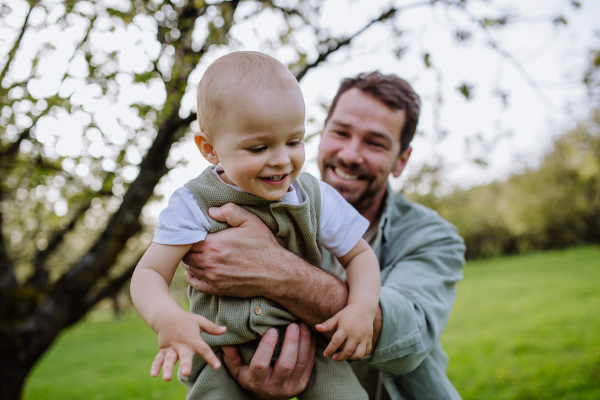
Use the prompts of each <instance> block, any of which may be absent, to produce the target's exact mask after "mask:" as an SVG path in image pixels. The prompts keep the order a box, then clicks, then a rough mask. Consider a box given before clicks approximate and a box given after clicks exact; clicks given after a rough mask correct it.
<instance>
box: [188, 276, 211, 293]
mask: <svg viewBox="0 0 600 400" xmlns="http://www.w3.org/2000/svg"><path fill="white" fill-rule="evenodd" d="M185 279H187V281H188V283H189V284H190V286H191V287H193V288H194V289H196V291H198V292H200V293H204V294H217V289H216V288H215V287H214V286H213V285H211V284H210V283H208V282H206V281H203V280H202V279H198V278H196V277H195V276H194V275H192V274H190V273H189V272H187V271H185Z"/></svg>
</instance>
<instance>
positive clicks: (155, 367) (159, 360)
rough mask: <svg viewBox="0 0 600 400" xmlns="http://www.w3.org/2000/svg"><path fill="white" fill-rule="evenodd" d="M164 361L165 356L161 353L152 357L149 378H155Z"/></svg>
mask: <svg viewBox="0 0 600 400" xmlns="http://www.w3.org/2000/svg"><path fill="white" fill-rule="evenodd" d="M164 361H165V354H164V353H163V352H162V351H159V352H158V354H157V355H156V357H154V362H153V363H152V367H150V376H151V377H153V378H156V377H157V376H158V373H159V372H160V367H162V365H163V362H164Z"/></svg>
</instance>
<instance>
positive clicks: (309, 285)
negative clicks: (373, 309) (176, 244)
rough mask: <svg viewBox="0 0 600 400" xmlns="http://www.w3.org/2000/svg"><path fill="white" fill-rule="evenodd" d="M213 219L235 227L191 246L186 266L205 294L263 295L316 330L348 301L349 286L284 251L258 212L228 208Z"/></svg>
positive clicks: (216, 211) (216, 212) (215, 211)
mask: <svg viewBox="0 0 600 400" xmlns="http://www.w3.org/2000/svg"><path fill="white" fill-rule="evenodd" d="M209 214H210V216H211V217H212V218H214V219H216V220H218V221H226V222H227V223H228V224H229V225H231V226H232V228H230V229H225V230H223V231H220V232H217V233H211V234H209V235H208V236H207V237H206V239H205V240H204V241H202V242H199V243H196V244H195V245H194V246H193V247H192V250H191V251H192V252H190V253H188V254H187V255H186V256H185V257H184V259H183V262H184V263H185V264H186V266H187V267H186V269H187V270H188V271H189V272H191V273H192V275H194V276H195V277H196V278H198V279H195V280H194V279H189V280H190V283H191V284H192V286H193V287H194V288H195V289H196V290H198V291H200V292H203V293H207V294H215V295H221V296H234V297H254V296H263V297H266V298H268V299H271V300H273V301H276V302H277V303H279V304H281V305H282V306H284V307H285V308H286V309H287V310H289V311H290V312H291V313H292V314H294V315H296V316H297V317H298V318H299V319H301V320H303V321H305V322H306V323H307V324H308V325H310V326H315V325H316V324H319V323H321V322H323V321H325V320H327V319H329V318H331V317H332V316H333V315H335V313H337V312H338V311H340V310H341V309H342V308H344V307H345V306H346V303H347V302H348V286H347V284H346V283H345V282H342V281H341V280H340V279H338V278H337V277H335V276H333V275H331V274H329V273H327V272H325V271H324V270H322V269H320V268H317V267H315V266H313V265H311V264H309V263H307V262H306V261H304V260H303V259H302V258H300V257H298V256H296V255H295V254H293V253H291V252H289V251H287V250H286V249H284V248H283V247H281V246H280V245H279V244H278V243H277V240H276V239H275V237H274V235H273V233H272V232H271V231H270V230H269V228H268V227H267V226H266V225H265V224H264V223H263V222H262V221H261V220H260V219H259V218H258V217H256V216H255V215H254V214H252V213H250V212H248V211H246V210H244V209H242V208H240V207H238V206H236V205H234V204H227V205H225V206H223V207H220V208H218V209H217V208H212V209H210V210H209Z"/></svg>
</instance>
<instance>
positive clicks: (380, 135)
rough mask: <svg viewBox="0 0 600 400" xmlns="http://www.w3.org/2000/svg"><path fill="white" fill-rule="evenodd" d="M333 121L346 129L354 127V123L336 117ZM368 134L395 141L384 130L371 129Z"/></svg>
mask: <svg viewBox="0 0 600 400" xmlns="http://www.w3.org/2000/svg"><path fill="white" fill-rule="evenodd" d="M331 123H332V124H334V125H338V126H340V127H341V128H345V129H350V128H352V124H347V123H344V122H342V121H338V120H335V119H334V120H333V121H331ZM367 135H368V136H370V137H376V138H379V139H381V140H385V141H386V142H388V143H392V142H393V140H392V137H391V136H390V134H389V133H383V132H377V131H369V132H367Z"/></svg>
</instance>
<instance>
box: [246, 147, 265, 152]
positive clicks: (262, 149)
mask: <svg viewBox="0 0 600 400" xmlns="http://www.w3.org/2000/svg"><path fill="white" fill-rule="evenodd" d="M266 149H267V146H257V147H252V148H251V149H248V151H249V152H250V153H254V154H258V153H262V152H263V151H265V150H266Z"/></svg>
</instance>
